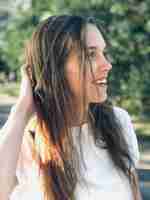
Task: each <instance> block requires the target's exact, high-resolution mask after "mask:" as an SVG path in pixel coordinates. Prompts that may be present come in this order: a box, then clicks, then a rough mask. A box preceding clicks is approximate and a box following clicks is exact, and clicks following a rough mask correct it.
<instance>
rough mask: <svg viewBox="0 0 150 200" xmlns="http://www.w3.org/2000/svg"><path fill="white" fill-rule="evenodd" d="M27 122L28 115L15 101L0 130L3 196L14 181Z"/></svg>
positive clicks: (0, 170)
mask: <svg viewBox="0 0 150 200" xmlns="http://www.w3.org/2000/svg"><path fill="white" fill-rule="evenodd" d="M27 123H28V116H27V113H26V111H25V110H24V108H23V105H21V104H20V103H16V105H15V106H13V108H12V109H11V112H10V114H9V117H8V120H7V122H6V123H5V125H4V126H3V127H2V129H1V130H0V185H1V189H0V196H1V195H4V196H5V193H6V191H7V190H9V189H10V188H11V187H12V184H14V182H15V173H16V167H17V161H18V158H19V153H20V150H21V144H22V140H23V134H24V129H25V127H26V125H27ZM2 193H3V194H2Z"/></svg>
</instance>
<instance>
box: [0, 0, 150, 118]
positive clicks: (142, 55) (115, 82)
mask: <svg viewBox="0 0 150 200" xmlns="http://www.w3.org/2000/svg"><path fill="white" fill-rule="evenodd" d="M66 13H71V14H80V15H85V16H95V17H96V19H97V21H98V23H100V24H101V27H102V32H103V35H104V37H105V39H106V41H107V43H108V53H109V54H110V57H111V60H112V64H113V70H112V73H111V75H110V93H111V97H112V99H113V100H114V102H116V103H117V104H119V105H121V106H123V107H125V108H127V109H128V110H129V111H130V112H132V113H134V114H135V115H137V114H141V115H142V116H149V114H150V81H149V78H150V1H149V0H145V1H140V0H126V1H122V0H88V1H86V3H85V2H84V1H80V0H38V1H37V0H32V4H31V8H30V9H29V10H26V11H23V10H21V9H19V10H18V12H17V13H16V16H15V17H14V18H13V19H12V20H11V22H10V23H9V24H8V26H7V27H6V28H5V29H4V30H3V31H1V32H0V38H1V40H2V41H3V42H1V43H0V44H1V45H0V70H1V71H5V70H6V69H7V71H17V72H18V73H19V71H20V69H19V68H20V65H21V64H22V52H23V47H24V44H25V42H26V40H27V39H28V38H30V36H31V34H32V32H33V30H34V28H35V26H36V25H37V24H38V23H39V21H41V20H42V19H44V18H46V17H47V16H49V15H53V14H66Z"/></svg>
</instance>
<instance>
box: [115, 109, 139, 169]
mask: <svg viewBox="0 0 150 200" xmlns="http://www.w3.org/2000/svg"><path fill="white" fill-rule="evenodd" d="M113 109H114V113H115V115H116V118H117V120H118V121H119V122H120V125H121V128H122V130H123V131H122V132H123V134H124V137H125V139H126V141H127V144H128V146H129V151H130V153H131V156H132V158H133V160H134V163H135V166H137V164H138V161H139V159H140V153H139V147H138V141H137V136H136V133H135V129H134V125H133V122H132V118H131V117H130V115H129V113H128V111H126V110H125V109H123V108H120V107H114V108H113Z"/></svg>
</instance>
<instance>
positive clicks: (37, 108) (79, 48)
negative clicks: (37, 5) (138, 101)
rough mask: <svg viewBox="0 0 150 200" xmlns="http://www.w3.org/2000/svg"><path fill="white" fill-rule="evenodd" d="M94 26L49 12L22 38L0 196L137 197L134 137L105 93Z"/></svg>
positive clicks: (0, 159) (1, 157)
mask: <svg viewBox="0 0 150 200" xmlns="http://www.w3.org/2000/svg"><path fill="white" fill-rule="evenodd" d="M98 27H99V26H97V25H96V23H95V20H94V19H93V18H85V17H81V16H74V15H60V16H51V17H49V18H47V19H46V20H44V21H42V22H41V23H40V24H39V25H38V27H37V28H36V30H35V32H34V33H33V35H32V38H31V40H29V42H28V44H27V46H26V49H25V50H26V51H25V52H26V56H25V65H24V68H23V70H22V83H21V89H20V95H19V98H18V101H17V103H16V106H15V107H14V108H13V110H12V112H11V113H10V116H9V118H8V121H7V123H6V124H5V126H4V127H3V129H2V131H4V132H5V134H3V138H2V139H1V141H2V142H1V145H0V169H1V170H0V184H1V185H3V189H2V190H1V191H0V197H1V199H7V198H8V196H9V199H10V200H18V199H21V200H27V199H28V198H31V199H36V200H37V199H39V200H62V199H63V200H81V199H82V200H99V199H103V200H110V198H111V199H115V200H138V199H140V192H139V186H138V184H137V183H138V179H137V178H136V176H135V174H136V167H137V164H138V160H139V150H138V144H137V139H136V135H135V132H134V130H133V127H132V123H131V120H130V117H129V115H128V113H127V112H126V111H125V110H123V109H121V108H118V107H114V106H112V105H110V104H109V103H108V101H107V98H108V97H107V78H108V74H109V72H110V70H111V69H112V65H111V63H110V62H109V61H108V60H107V58H106V56H105V49H106V48H107V47H106V42H105V41H104V38H103V36H102V33H101V31H100V29H99V28H98ZM30 119H34V126H33V125H32V123H31V122H32V121H30V123H29V124H28V126H27V127H26V125H27V123H28V122H29V120H30ZM25 127H26V129H25ZM20 150H21V151H20ZM4 152H5V153H4ZM5 158H7V159H5ZM12 158H13V159H12ZM15 171H16V175H17V180H18V184H17V186H16V187H15V181H16V179H15ZM8 174H9V176H8ZM6 176H7V177H8V179H6ZM4 177H5V178H4Z"/></svg>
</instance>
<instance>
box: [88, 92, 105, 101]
mask: <svg viewBox="0 0 150 200" xmlns="http://www.w3.org/2000/svg"><path fill="white" fill-rule="evenodd" d="M106 100H107V94H105V95H103V96H101V97H99V98H98V97H97V98H95V99H94V98H93V99H91V100H90V103H104V102H105V101H106Z"/></svg>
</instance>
